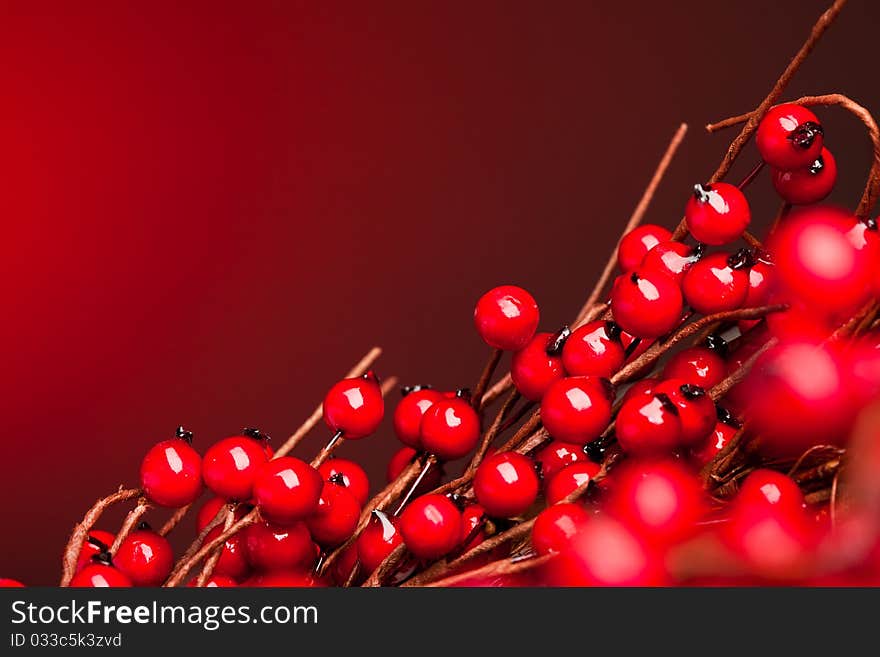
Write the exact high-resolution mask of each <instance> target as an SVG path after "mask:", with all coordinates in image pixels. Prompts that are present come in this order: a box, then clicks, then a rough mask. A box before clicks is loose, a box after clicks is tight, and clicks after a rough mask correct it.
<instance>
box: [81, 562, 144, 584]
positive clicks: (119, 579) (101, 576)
mask: <svg viewBox="0 0 880 657" xmlns="http://www.w3.org/2000/svg"><path fill="white" fill-rule="evenodd" d="M70 585H71V586H72V587H74V588H128V587H130V586H132V583H131V580H130V579H129V578H128V577H127V576H126V575H125V574H124V573H121V572H120V571H119V570H117V569H116V568H114V567H113V566H109V565H107V564H103V563H95V562H92V563H90V564H89V565H87V566H86V567H85V568H83V569H82V570H81V571H79V572H78V573H77V574H76V575H74V577H73V579H72V580H71V581H70Z"/></svg>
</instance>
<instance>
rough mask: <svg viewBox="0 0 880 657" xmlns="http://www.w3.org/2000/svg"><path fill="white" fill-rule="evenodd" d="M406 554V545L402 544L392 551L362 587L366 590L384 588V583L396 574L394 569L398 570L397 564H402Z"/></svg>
mask: <svg viewBox="0 0 880 657" xmlns="http://www.w3.org/2000/svg"><path fill="white" fill-rule="evenodd" d="M405 554H406V544H404V543H400V544H398V545H396V546H395V547H394V549H393V550H391V553H390V554H389V555H388V556H387V557H385V559H384V560H383V561H382V563H380V564H379V565H378V566H376V570H374V571H373V572H372V573H370V576H369V577H368V578H367V579H366V581H365V582H364V583H363V584H362V585H361V586H363V587H365V588H372V587H376V586H382V582H384V581H385V580H386V579H387V578H388V576H389V575H390V574H391V573H392V572H394V569H395V568H397V564H398V563H400V560H401V559H403V556H404V555H405Z"/></svg>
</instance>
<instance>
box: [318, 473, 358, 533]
mask: <svg viewBox="0 0 880 657" xmlns="http://www.w3.org/2000/svg"><path fill="white" fill-rule="evenodd" d="M360 514H361V506H360V504H358V502H357V500H356V499H355V498H354V496H353V495H352V494H351V493H349V492H348V491H347V490H346V489H345V488H343V487H341V486H337V485H336V484H334V483H332V482H329V481H328V482H324V488H323V490H322V492H321V497H320V498H319V499H318V506H317V507H316V509H315V511H314V512H313V513H312V514H311V515H310V516H309V517H308V518H306V525H308V528H309V533H311V535H312V538H313V539H314V540H315V542H316V543H317V544H318V545H320V546H322V547H336V546H337V545H339V544H340V543H343V542H345V541H346V540H347V539H348V538H349V537H350V536H351V535H352V534H353V533H354V529H355V527H356V526H357V522H358V518H359V516H360Z"/></svg>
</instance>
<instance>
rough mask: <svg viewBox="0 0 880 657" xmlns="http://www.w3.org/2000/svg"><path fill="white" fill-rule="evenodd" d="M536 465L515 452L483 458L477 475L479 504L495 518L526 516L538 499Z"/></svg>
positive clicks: (475, 492)
mask: <svg viewBox="0 0 880 657" xmlns="http://www.w3.org/2000/svg"><path fill="white" fill-rule="evenodd" d="M539 488H540V484H539V482H538V475H537V473H536V472H535V463H534V461H532V460H531V459H530V458H529V457H527V456H523V455H522V454H517V453H516V452H502V453H501V454H493V455H492V456H490V457H489V458H487V459H484V460H483V462H482V463H480V466H479V467H478V468H477V472H476V474H475V475H474V494H475V495H476V497H477V502H479V503H480V505H481V506H482V507H483V508H484V509H485V510H486V513H488V514H489V515H490V516H492V517H493V518H510V517H513V516H518V515H520V514H521V513H524V512H525V511H526V510H527V509H528V508H529V507H530V506H531V505H532V504H533V503H534V501H535V499H536V498H537V497H538V489H539Z"/></svg>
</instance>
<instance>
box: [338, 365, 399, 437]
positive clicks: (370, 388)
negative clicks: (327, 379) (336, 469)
mask: <svg viewBox="0 0 880 657" xmlns="http://www.w3.org/2000/svg"><path fill="white" fill-rule="evenodd" d="M384 415H385V401H384V400H383V399H382V391H381V390H380V389H379V384H378V382H377V381H376V378H375V377H374V376H372V375H371V374H366V375H364V376H359V377H356V378H351V379H343V380H342V381H340V382H339V383H337V384H335V385H334V386H333V387H332V388H330V390H329V391H328V392H327V395H326V396H325V397H324V422H325V423H326V424H327V426H328V427H330V429H331V430H332V431H334V432H336V431H341V432H342V435H343V436H344V437H345V439H346V440H360V439H361V438H366V437H367V436H369V435H370V434H372V433H373V432H375V431H376V429H377V428H378V427H379V424H380V423H381V422H382V418H383V417H384Z"/></svg>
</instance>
